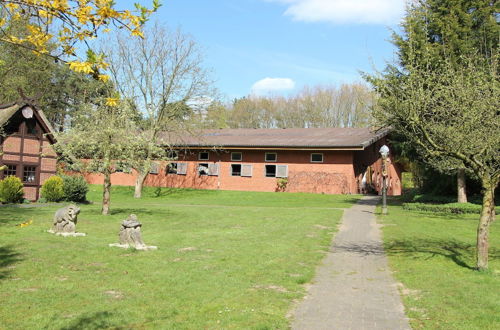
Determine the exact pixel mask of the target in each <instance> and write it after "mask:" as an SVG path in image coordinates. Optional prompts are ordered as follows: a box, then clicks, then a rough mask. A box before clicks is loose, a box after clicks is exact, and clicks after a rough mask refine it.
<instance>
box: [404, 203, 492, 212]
mask: <svg viewBox="0 0 500 330" xmlns="http://www.w3.org/2000/svg"><path fill="white" fill-rule="evenodd" d="M403 209H405V210H409V211H424V212H439V213H453V214H480V213H481V205H477V204H471V203H448V204H424V203H403ZM499 211H500V208H499V207H497V208H496V213H498V212H499Z"/></svg>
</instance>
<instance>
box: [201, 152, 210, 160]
mask: <svg viewBox="0 0 500 330" xmlns="http://www.w3.org/2000/svg"><path fill="white" fill-rule="evenodd" d="M208 159H209V158H208V152H207V151H204V152H200V153H199V154H198V160H208Z"/></svg>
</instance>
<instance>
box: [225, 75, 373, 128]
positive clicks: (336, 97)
mask: <svg viewBox="0 0 500 330" xmlns="http://www.w3.org/2000/svg"><path fill="white" fill-rule="evenodd" d="M373 103H374V94H373V92H372V91H371V89H370V88H368V87H367V86H366V85H364V84H359V83H353V84H343V85H341V86H340V87H336V86H314V87H308V86H305V87H304V88H303V89H302V90H301V91H300V92H298V93H297V94H295V95H291V96H289V97H284V96H276V95H275V96H267V97H262V96H255V95H252V96H249V97H244V98H241V99H237V100H235V101H234V102H233V103H232V104H231V105H230V106H228V107H227V108H226V109H224V110H223V109H220V108H219V111H222V112H224V116H225V117H226V118H227V125H228V126H229V127H233V128H278V127H279V128H286V127H364V126H368V125H369V124H370V120H371V116H370V107H371V106H372V105H373ZM219 126H220V125H219Z"/></svg>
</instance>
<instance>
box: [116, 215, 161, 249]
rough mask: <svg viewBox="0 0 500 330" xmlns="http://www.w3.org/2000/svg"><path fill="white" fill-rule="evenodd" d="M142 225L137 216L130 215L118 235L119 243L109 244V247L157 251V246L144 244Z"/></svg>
mask: <svg viewBox="0 0 500 330" xmlns="http://www.w3.org/2000/svg"><path fill="white" fill-rule="evenodd" d="M141 227H142V224H141V223H140V222H139V220H137V216H136V215H135V214H131V215H129V217H128V218H127V219H125V220H123V222H122V224H121V227H120V232H119V233H118V237H119V242H120V243H114V244H109V246H116V247H121V248H124V249H127V248H131V247H132V248H135V249H137V250H156V249H157V247H156V246H148V245H146V244H144V242H143V240H142V236H141Z"/></svg>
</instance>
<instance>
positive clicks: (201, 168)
mask: <svg viewBox="0 0 500 330" xmlns="http://www.w3.org/2000/svg"><path fill="white" fill-rule="evenodd" d="M198 174H199V175H208V164H207V163H199V164H198Z"/></svg>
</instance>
